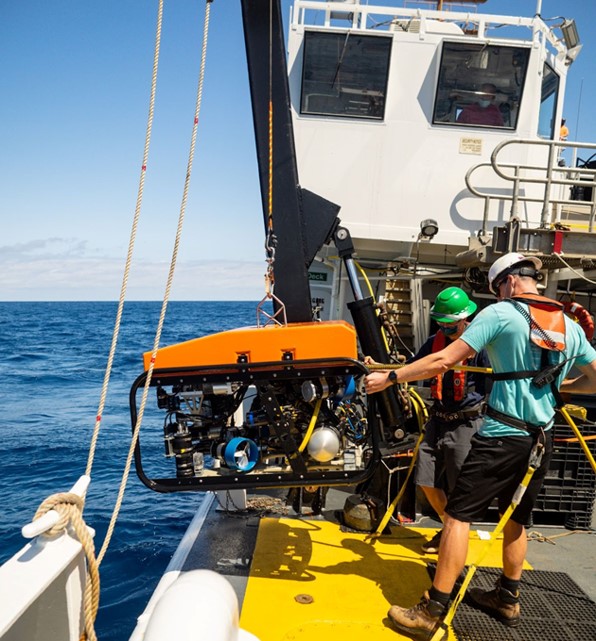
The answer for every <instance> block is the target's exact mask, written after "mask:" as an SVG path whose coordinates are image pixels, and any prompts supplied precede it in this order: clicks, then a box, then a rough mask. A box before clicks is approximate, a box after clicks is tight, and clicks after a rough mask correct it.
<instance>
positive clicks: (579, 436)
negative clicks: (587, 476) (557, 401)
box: [559, 407, 596, 474]
mask: <svg viewBox="0 0 596 641" xmlns="http://www.w3.org/2000/svg"><path fill="white" fill-rule="evenodd" d="M559 411H560V412H561V414H562V415H563V417H564V418H565V420H566V421H567V423H568V424H569V427H570V428H571V429H572V431H573V433H574V434H575V435H576V436H577V440H578V441H579V444H580V445H581V447H582V450H583V451H584V454H585V455H586V458H587V459H588V461H590V465H591V466H592V470H593V471H594V474H596V461H594V457H593V456H592V452H590V448H589V447H588V444H587V443H586V440H585V439H584V437H583V436H582V433H581V432H580V431H579V428H578V427H577V425H576V424H575V422H574V421H573V419H572V418H571V414H569V412H568V411H567V408H566V407H561V408H560V409H559Z"/></svg>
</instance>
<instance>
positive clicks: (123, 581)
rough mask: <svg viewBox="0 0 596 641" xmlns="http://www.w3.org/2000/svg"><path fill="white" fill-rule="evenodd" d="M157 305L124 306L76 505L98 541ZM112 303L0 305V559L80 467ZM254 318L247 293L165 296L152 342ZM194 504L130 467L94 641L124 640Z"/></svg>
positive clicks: (189, 495)
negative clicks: (85, 486)
mask: <svg viewBox="0 0 596 641" xmlns="http://www.w3.org/2000/svg"><path fill="white" fill-rule="evenodd" d="M160 307H161V303H158V302H131V303H127V304H126V306H125V309H124V315H123V320H122V329H121V333H120V339H119V344H118V350H117V355H116V358H115V361H114V367H113V372H112V377H111V382H110V388H109V393H108V398H107V402H106V408H105V410H104V414H103V419H102V430H101V433H100V438H99V442H98V446H97V452H96V456H95V464H94V467H93V471H92V482H91V486H90V489H89V492H88V494H87V500H86V507H85V519H86V521H87V523H88V524H89V525H91V526H92V527H93V528H95V530H96V536H95V544H96V550H99V549H100V547H101V544H102V543H103V540H104V537H105V533H106V530H107V527H108V523H109V519H110V516H111V513H112V510H113V507H114V503H115V501H116V496H117V491H118V486H119V482H120V478H121V475H122V471H123V468H124V464H125V459H126V455H127V452H128V448H129V444H130V437H131V427H130V415H129V407H128V402H129V401H128V392H129V389H130V387H131V385H132V383H133V381H134V380H135V378H136V377H137V376H138V375H139V374H140V373H141V372H142V353H143V352H145V351H148V350H150V349H151V348H152V346H153V337H154V333H155V328H156V326H157V322H158V319H159V313H160ZM116 310H117V304H116V303H109V302H99V303H90V302H68V303H63V302H60V303H58V302H45V303H33V302H31V303H29V302H27V303H0V380H1V382H2V392H1V393H0V434H1V445H0V470H1V472H0V494H1V495H2V496H3V497H4V502H3V509H2V514H3V516H2V519H1V520H0V563H2V562H4V561H6V559H8V558H9V557H10V556H12V555H13V554H14V553H15V552H17V551H18V550H19V549H20V548H21V547H22V546H23V545H24V544H25V543H26V541H25V540H24V539H23V538H22V536H21V534H20V529H21V527H22V526H23V525H24V524H26V523H28V522H29V521H30V520H31V519H32V517H33V515H34V514H35V511H36V509H37V507H38V506H39V504H40V503H41V502H42V501H43V500H44V499H45V498H46V497H47V496H49V495H50V494H53V493H55V492H61V491H67V490H69V489H70V487H71V486H72V485H73V483H74V482H75V481H76V480H77V479H78V478H79V477H80V476H81V474H83V473H84V471H85V466H86V464H87V454H88V448H89V444H90V440H91V436H92V431H93V427H94V423H95V416H96V413H97V408H98V404H99V398H100V392H101V386H102V383H103V377H104V370H105V366H106V362H107V357H108V353H109V348H110V342H111V337H112V331H113V325H114V320H115V316H116ZM255 322H256V303H253V302H172V303H170V304H169V307H168V311H167V316H166V321H165V325H164V330H163V334H162V340H161V345H169V344H172V343H177V342H180V341H183V340H188V339H191V338H195V337H198V336H204V335H206V334H211V333H214V332H217V331H222V330H225V329H233V328H236V327H244V326H248V325H254V324H255ZM154 398H155V397H154V395H153V394H150V397H149V401H148V403H150V404H154V403H155V401H154ZM144 429H145V426H144V427H143V430H144ZM143 430H142V431H141V436H142V435H143ZM162 451H163V450H162ZM200 501H201V494H199V493H194V492H183V493H176V494H159V493H156V492H152V491H151V490H149V489H147V488H146V487H145V486H144V485H143V484H142V483H141V482H140V481H139V480H138V478H137V476H136V474H135V473H134V467H133V471H131V475H130V477H129V480H128V485H127V489H126V493H125V495H124V503H123V507H122V510H121V512H120V517H119V519H118V522H117V524H116V530H115V533H114V536H113V538H112V542H111V545H110V547H109V549H108V551H107V554H106V556H105V558H104V560H103V562H102V564H101V568H100V574H101V601H100V608H99V613H98V617H97V622H96V631H97V633H98V636H99V639H100V641H124V640H126V639H128V638H129V636H130V634H131V632H132V630H133V628H134V626H135V624H136V617H137V616H138V615H139V614H141V612H142V611H143V609H144V606H145V604H146V602H147V600H148V598H149V596H150V595H151V593H152V591H153V589H154V588H155V586H156V584H157V582H158V580H159V578H160V576H161V573H162V572H163V570H164V569H165V568H166V566H167V564H168V562H169V560H170V558H171V556H172V554H173V552H174V551H175V549H176V546H177V544H178V542H179V541H180V538H181V537H182V536H183V534H184V532H185V530H186V527H187V526H188V524H189V522H190V520H191V519H192V517H193V515H194V513H195V511H196V509H197V507H198V506H199V505H200Z"/></svg>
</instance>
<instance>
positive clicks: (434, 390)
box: [430, 330, 468, 401]
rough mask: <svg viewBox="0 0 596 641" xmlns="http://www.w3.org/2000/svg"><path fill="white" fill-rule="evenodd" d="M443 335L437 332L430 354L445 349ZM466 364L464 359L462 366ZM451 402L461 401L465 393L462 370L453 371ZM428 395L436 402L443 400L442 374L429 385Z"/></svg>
mask: <svg viewBox="0 0 596 641" xmlns="http://www.w3.org/2000/svg"><path fill="white" fill-rule="evenodd" d="M445 343H446V339H445V334H444V333H443V332H442V331H441V330H438V332H437V333H436V334H435V337H434V339H433V345H432V353H433V354H435V353H436V352H440V351H441V350H442V349H443V348H444V347H445ZM467 362H468V360H467V359H466V360H465V361H464V362H463V363H462V365H465V364H466V363H467ZM452 373H453V400H455V401H461V400H463V398H464V396H465V393H466V372H465V371H462V370H457V371H453V372H452ZM430 395H431V397H432V398H433V399H435V400H436V401H441V400H443V374H438V375H437V376H435V377H434V378H433V379H432V381H431V384H430Z"/></svg>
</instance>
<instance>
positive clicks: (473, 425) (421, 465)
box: [416, 417, 482, 494]
mask: <svg viewBox="0 0 596 641" xmlns="http://www.w3.org/2000/svg"><path fill="white" fill-rule="evenodd" d="M481 424H482V418H481V417H478V418H472V419H468V420H465V421H461V422H459V423H442V422H441V421H437V420H436V419H433V418H431V419H430V421H429V422H428V423H427V424H426V430H425V433H424V439H423V441H422V443H421V444H420V449H419V450H418V461H417V462H416V485H422V486H425V487H435V488H440V489H442V490H445V492H446V493H447V494H448V493H449V492H451V490H453V488H454V487H455V482H456V481H457V477H458V476H459V471H460V470H461V467H462V465H463V464H464V461H465V460H466V456H468V452H469V451H470V447H471V446H472V437H473V436H474V434H476V432H477V431H478V428H479V427H480V425H481Z"/></svg>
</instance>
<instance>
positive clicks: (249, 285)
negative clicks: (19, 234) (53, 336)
mask: <svg viewBox="0 0 596 641" xmlns="http://www.w3.org/2000/svg"><path fill="white" fill-rule="evenodd" d="M86 249H87V248H86V243H85V242H83V241H77V240H76V239H59V238H54V239H48V240H32V241H30V242H27V243H22V244H17V245H12V246H9V247H0V300H3V301H25V300H51V301H54V300H118V298H119V297H120V289H121V285H122V277H123V272H124V262H125V260H124V258H111V257H103V258H95V257H94V258H90V257H86V256H85V252H86ZM169 268H170V265H169V263H166V262H164V261H161V262H158V261H155V262H151V261H138V262H134V261H133V264H132V267H131V271H130V276H129V280H128V285H127V299H130V300H161V299H162V298H163V295H164V291H165V287H166V279H167V277H168V272H169ZM265 268H266V265H265V263H264V261H263V262H258V261H229V260H228V261H217V260H197V261H181V262H179V264H178V265H177V267H176V272H175V275H174V281H173V285H172V290H171V293H170V298H171V299H172V300H260V299H261V298H262V297H263V296H264V286H263V274H264V273H265Z"/></svg>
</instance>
